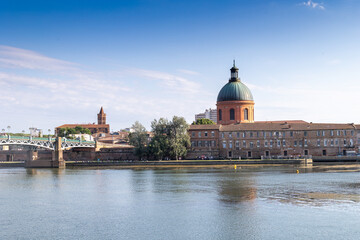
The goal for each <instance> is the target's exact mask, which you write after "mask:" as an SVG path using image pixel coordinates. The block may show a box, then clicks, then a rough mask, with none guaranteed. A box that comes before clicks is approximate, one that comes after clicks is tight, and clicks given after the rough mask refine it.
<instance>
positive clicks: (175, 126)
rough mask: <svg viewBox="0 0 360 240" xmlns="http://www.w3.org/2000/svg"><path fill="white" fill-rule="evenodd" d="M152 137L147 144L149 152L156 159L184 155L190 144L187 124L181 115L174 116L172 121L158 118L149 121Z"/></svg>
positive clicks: (176, 157)
mask: <svg viewBox="0 0 360 240" xmlns="http://www.w3.org/2000/svg"><path fill="white" fill-rule="evenodd" d="M151 128H152V132H153V134H154V137H153V138H152V140H151V142H150V144H149V153H150V154H151V155H152V156H153V157H155V158H156V159H163V158H165V157H166V158H170V159H171V158H172V159H174V158H175V159H179V158H180V157H185V156H186V154H187V148H188V147H189V146H190V137H189V135H188V133H187V130H188V128H189V125H188V124H187V123H186V121H185V119H184V118H183V117H177V116H174V117H173V119H172V121H170V122H169V121H168V120H167V119H164V118H160V119H159V120H154V121H153V122H152V123H151Z"/></svg>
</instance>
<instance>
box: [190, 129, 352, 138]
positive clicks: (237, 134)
mask: <svg viewBox="0 0 360 240" xmlns="http://www.w3.org/2000/svg"><path fill="white" fill-rule="evenodd" d="M308 132H309V131H302V132H300V131H296V132H294V131H289V132H285V131H282V132H277V131H271V132H266V131H261V132H259V131H256V132H251V131H243V132H222V133H221V138H225V136H226V135H227V136H228V137H229V138H233V137H236V138H240V137H241V138H246V137H257V138H258V137H264V138H266V137H277V138H284V137H286V136H289V137H294V135H297V136H298V135H299V134H303V136H304V137H307V136H308ZM326 132H328V133H326ZM348 134H350V135H351V136H354V130H328V131H324V130H323V131H316V136H318V137H320V136H322V137H325V136H335V135H336V136H347V135H348ZM209 136H211V137H215V132H214V131H211V132H207V131H204V132H201V131H198V132H197V137H199V138H201V137H209ZM192 137H196V132H195V131H193V132H192Z"/></svg>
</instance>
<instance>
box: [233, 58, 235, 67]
mask: <svg viewBox="0 0 360 240" xmlns="http://www.w3.org/2000/svg"><path fill="white" fill-rule="evenodd" d="M233 62H234V67H235V59H234V60H233Z"/></svg>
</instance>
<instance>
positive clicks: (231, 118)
mask: <svg viewBox="0 0 360 240" xmlns="http://www.w3.org/2000/svg"><path fill="white" fill-rule="evenodd" d="M229 114H230V120H235V109H233V108H230V111H229ZM219 120H220V121H221V120H222V110H221V109H219ZM244 120H249V109H247V108H245V109H244Z"/></svg>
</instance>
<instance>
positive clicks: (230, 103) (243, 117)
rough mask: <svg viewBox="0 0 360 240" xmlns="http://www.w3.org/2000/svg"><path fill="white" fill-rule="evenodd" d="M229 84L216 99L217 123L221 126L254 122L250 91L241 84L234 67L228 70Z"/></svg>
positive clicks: (252, 101) (237, 71) (252, 99)
mask: <svg viewBox="0 0 360 240" xmlns="http://www.w3.org/2000/svg"><path fill="white" fill-rule="evenodd" d="M230 72H231V77H230V79H229V82H228V83H227V84H225V86H224V87H223V88H222V89H221V90H220V92H219V95H218V97H217V103H216V107H217V123H218V124H222V125H228V124H234V123H252V122H254V104H255V103H254V98H253V96H252V94H251V91H250V89H249V88H248V87H247V86H246V85H245V84H244V83H242V82H241V80H240V78H239V76H238V73H239V69H238V68H237V67H236V66H235V61H234V65H233V67H232V68H231V69H230Z"/></svg>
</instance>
